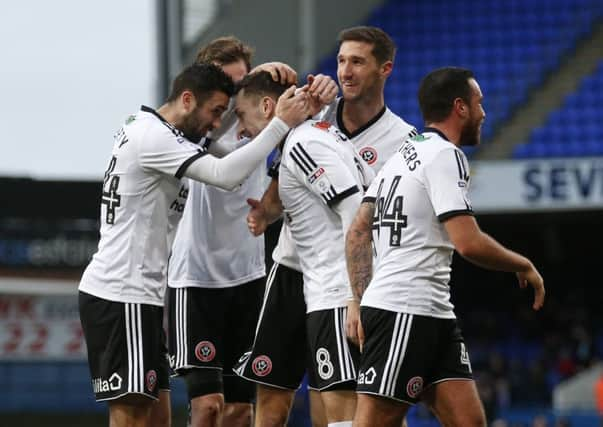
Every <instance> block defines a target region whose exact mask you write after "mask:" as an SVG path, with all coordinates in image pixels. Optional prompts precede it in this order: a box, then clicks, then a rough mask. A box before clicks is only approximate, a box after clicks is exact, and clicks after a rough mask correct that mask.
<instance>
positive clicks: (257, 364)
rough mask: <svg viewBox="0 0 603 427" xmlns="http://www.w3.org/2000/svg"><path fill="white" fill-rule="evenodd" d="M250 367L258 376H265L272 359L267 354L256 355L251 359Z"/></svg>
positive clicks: (269, 370)
mask: <svg viewBox="0 0 603 427" xmlns="http://www.w3.org/2000/svg"><path fill="white" fill-rule="evenodd" d="M251 369H252V370H253V373H254V374H256V375H257V376H258V377H265V376H266V375H268V374H269V373H270V372H271V371H272V360H270V358H269V357H268V356H264V355H262V356H258V357H256V358H255V359H253V363H252V364H251Z"/></svg>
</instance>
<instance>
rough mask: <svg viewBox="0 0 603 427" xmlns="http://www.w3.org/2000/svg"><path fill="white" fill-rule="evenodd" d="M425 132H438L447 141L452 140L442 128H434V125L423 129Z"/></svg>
mask: <svg viewBox="0 0 603 427" xmlns="http://www.w3.org/2000/svg"><path fill="white" fill-rule="evenodd" d="M425 132H433V133H437V134H438V135H440V138H442V139H444V140H445V141H448V142H451V141H450V140H449V139H448V137H447V136H446V135H444V133H443V132H442V131H441V130H439V129H436V128H432V127H426V128H425V129H424V130H423V133H425Z"/></svg>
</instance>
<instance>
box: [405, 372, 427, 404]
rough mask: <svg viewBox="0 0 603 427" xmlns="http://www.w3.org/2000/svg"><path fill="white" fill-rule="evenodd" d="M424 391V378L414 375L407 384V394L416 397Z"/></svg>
mask: <svg viewBox="0 0 603 427" xmlns="http://www.w3.org/2000/svg"><path fill="white" fill-rule="evenodd" d="M422 391H423V378H421V377H413V378H411V379H410V380H409V381H408V383H407V384H406V394H408V396H410V397H412V398H413V399H416V398H417V397H419V395H420V394H421V392H422Z"/></svg>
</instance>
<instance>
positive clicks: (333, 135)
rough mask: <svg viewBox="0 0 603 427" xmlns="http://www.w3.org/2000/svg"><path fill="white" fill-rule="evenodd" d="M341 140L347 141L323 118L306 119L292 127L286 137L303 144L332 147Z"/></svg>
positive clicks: (289, 140) (288, 140)
mask: <svg viewBox="0 0 603 427" xmlns="http://www.w3.org/2000/svg"><path fill="white" fill-rule="evenodd" d="M343 141H347V137H346V136H345V135H343V134H342V133H341V132H340V131H339V129H337V128H336V127H335V126H332V125H331V123H329V122H326V121H324V120H306V121H305V122H303V123H302V124H301V125H299V126H297V127H296V128H295V129H293V131H291V133H290V134H289V137H288V138H287V142H293V143H300V144H302V145H304V146H306V145H318V146H326V147H332V146H337V145H338V142H343ZM289 145H290V144H289Z"/></svg>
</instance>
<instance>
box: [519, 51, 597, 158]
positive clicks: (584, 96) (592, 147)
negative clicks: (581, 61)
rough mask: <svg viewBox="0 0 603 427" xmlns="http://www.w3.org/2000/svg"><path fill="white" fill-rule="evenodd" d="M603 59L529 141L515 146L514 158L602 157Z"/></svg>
mask: <svg viewBox="0 0 603 427" xmlns="http://www.w3.org/2000/svg"><path fill="white" fill-rule="evenodd" d="M602 117H603V60H601V61H600V62H599V65H598V67H597V69H596V71H595V72H594V73H593V74H592V75H590V76H586V77H584V79H583V80H582V83H581V85H580V87H579V88H578V90H576V91H575V92H573V93H572V94H570V95H569V96H567V97H566V99H565V102H564V103H563V105H562V106H561V107H560V108H559V109H557V110H556V111H554V112H552V113H551V114H550V115H549V117H548V119H547V121H546V123H545V124H544V125H543V126H541V127H538V128H535V129H534V130H533V131H532V134H531V136H530V140H529V141H528V142H527V143H525V144H519V145H517V146H516V147H515V150H514V152H513V157H514V158H516V159H526V158H542V157H582V156H602V155H603V120H601V118H602Z"/></svg>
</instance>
